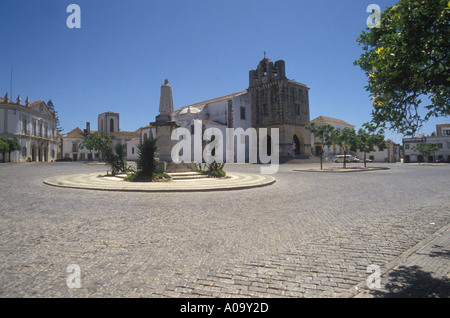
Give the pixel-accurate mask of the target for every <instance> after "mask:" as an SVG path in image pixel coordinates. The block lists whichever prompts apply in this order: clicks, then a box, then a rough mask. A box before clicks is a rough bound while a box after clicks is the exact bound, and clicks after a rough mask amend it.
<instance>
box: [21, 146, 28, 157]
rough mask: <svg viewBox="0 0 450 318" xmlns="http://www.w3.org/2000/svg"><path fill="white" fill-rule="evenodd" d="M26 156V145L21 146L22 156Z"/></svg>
mask: <svg viewBox="0 0 450 318" xmlns="http://www.w3.org/2000/svg"><path fill="white" fill-rule="evenodd" d="M26 156H27V147H25V146H23V147H22V157H26Z"/></svg>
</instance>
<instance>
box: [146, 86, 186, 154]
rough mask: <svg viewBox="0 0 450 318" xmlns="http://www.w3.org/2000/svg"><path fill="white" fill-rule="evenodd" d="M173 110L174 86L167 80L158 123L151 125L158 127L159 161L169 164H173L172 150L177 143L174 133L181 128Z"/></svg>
mask: <svg viewBox="0 0 450 318" xmlns="http://www.w3.org/2000/svg"><path fill="white" fill-rule="evenodd" d="M173 110H174V108H173V94H172V86H170V84H169V80H168V79H166V80H165V81H164V84H163V85H162V86H161V97H160V100H159V115H158V116H156V121H155V122H152V123H150V124H151V125H152V126H155V127H156V136H157V137H158V146H159V150H158V157H159V160H160V161H165V162H167V163H170V162H172V157H171V152H172V148H173V146H174V145H175V144H176V143H177V141H176V140H171V135H172V131H173V130H174V129H175V128H177V127H179V125H178V124H177V122H176V121H174V120H173V118H172V113H173Z"/></svg>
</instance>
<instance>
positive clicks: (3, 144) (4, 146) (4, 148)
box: [0, 138, 9, 163]
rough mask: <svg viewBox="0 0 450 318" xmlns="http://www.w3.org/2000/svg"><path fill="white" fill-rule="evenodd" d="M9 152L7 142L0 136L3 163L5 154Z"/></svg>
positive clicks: (0, 151)
mask: <svg viewBox="0 0 450 318" xmlns="http://www.w3.org/2000/svg"><path fill="white" fill-rule="evenodd" d="M8 152H9V144H8V141H7V140H6V139H3V138H0V153H1V154H3V163H4V162H5V157H6V154H7V153H8Z"/></svg>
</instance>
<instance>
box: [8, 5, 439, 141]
mask: <svg viewBox="0 0 450 318" xmlns="http://www.w3.org/2000/svg"><path fill="white" fill-rule="evenodd" d="M396 2H397V1H395V0H383V1H379V0H369V1H364V0H345V1H336V0H324V1H313V0H309V1H305V0H276V1H275V0H240V1H238V0H226V1H224V0H222V1H218V0H164V1H153V0H88V1H85V0H70V1H65V0H0V39H1V42H2V48H1V50H0V95H1V96H4V95H5V93H6V92H8V93H9V91H10V75H11V66H12V67H13V89H12V90H13V92H12V99H14V100H15V99H16V97H17V95H18V94H20V95H21V98H22V101H24V100H25V98H26V97H27V96H29V98H30V100H31V101H36V100H44V101H48V100H49V99H52V101H53V103H54V105H55V107H56V109H57V110H58V112H59V116H60V120H61V125H62V127H63V129H64V133H67V132H69V131H70V130H72V129H73V128H75V127H77V126H78V127H80V128H84V127H85V125H86V122H87V121H89V122H91V127H92V129H97V115H98V114H99V113H103V112H105V111H109V110H111V111H114V112H118V113H120V128H121V130H132V131H134V130H136V129H138V128H139V127H141V126H145V125H147V124H148V123H149V122H151V121H154V119H155V116H156V115H157V114H158V107H159V94H160V86H161V84H163V82H164V79H165V78H168V79H169V82H170V84H171V85H172V90H173V94H174V103H175V107H176V108H178V107H182V106H186V105H189V104H192V103H195V102H199V101H203V100H207V99H211V98H215V97H219V96H223V95H227V94H231V93H235V92H239V91H243V90H245V89H246V88H247V87H248V71H249V70H251V69H255V68H256V66H257V65H258V63H259V61H260V60H261V59H262V58H263V56H264V51H266V52H267V57H268V58H270V59H271V60H272V61H276V60H279V59H283V60H285V62H286V75H287V77H288V78H290V79H294V80H296V81H298V82H301V83H304V84H306V85H308V87H310V89H311V90H310V114H311V119H313V118H315V117H317V116H320V115H325V116H330V117H335V118H339V119H342V120H345V121H347V122H349V123H351V124H353V125H355V126H356V127H357V128H359V127H360V126H361V124H362V123H364V122H367V121H369V120H370V112H371V109H372V105H371V101H370V98H369V96H368V93H367V92H366V91H365V89H364V86H365V85H366V82H367V80H366V77H365V76H364V74H363V72H362V71H361V70H360V69H359V67H356V66H353V62H354V61H355V60H356V59H358V58H359V56H360V55H361V53H362V51H361V48H360V47H359V46H358V45H357V43H356V41H355V40H356V38H357V37H358V35H359V34H360V33H361V31H362V30H364V29H365V28H366V20H367V17H368V16H369V13H367V12H366V8H367V6H368V5H369V4H372V3H375V4H378V5H379V6H380V7H381V8H382V9H384V8H385V7H386V6H391V5H394V4H395V3H396ZM71 3H74V4H78V5H79V6H80V8H81V28H80V29H69V28H68V27H67V25H66V20H67V17H68V16H69V15H70V13H67V12H66V9H67V6H68V5H69V4H71ZM445 122H448V118H438V119H433V120H431V121H430V122H429V123H428V124H426V125H425V126H424V127H423V129H422V132H425V133H427V134H429V133H431V132H432V131H434V130H435V124H436V123H445ZM386 135H387V137H388V138H392V139H394V140H395V141H397V142H401V137H402V136H400V135H396V134H392V133H390V132H388V133H387V134H386Z"/></svg>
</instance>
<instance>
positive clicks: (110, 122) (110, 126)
mask: <svg viewBox="0 0 450 318" xmlns="http://www.w3.org/2000/svg"><path fill="white" fill-rule="evenodd" d="M109 131H110V132H114V119H113V118H111V119H110V120H109Z"/></svg>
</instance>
